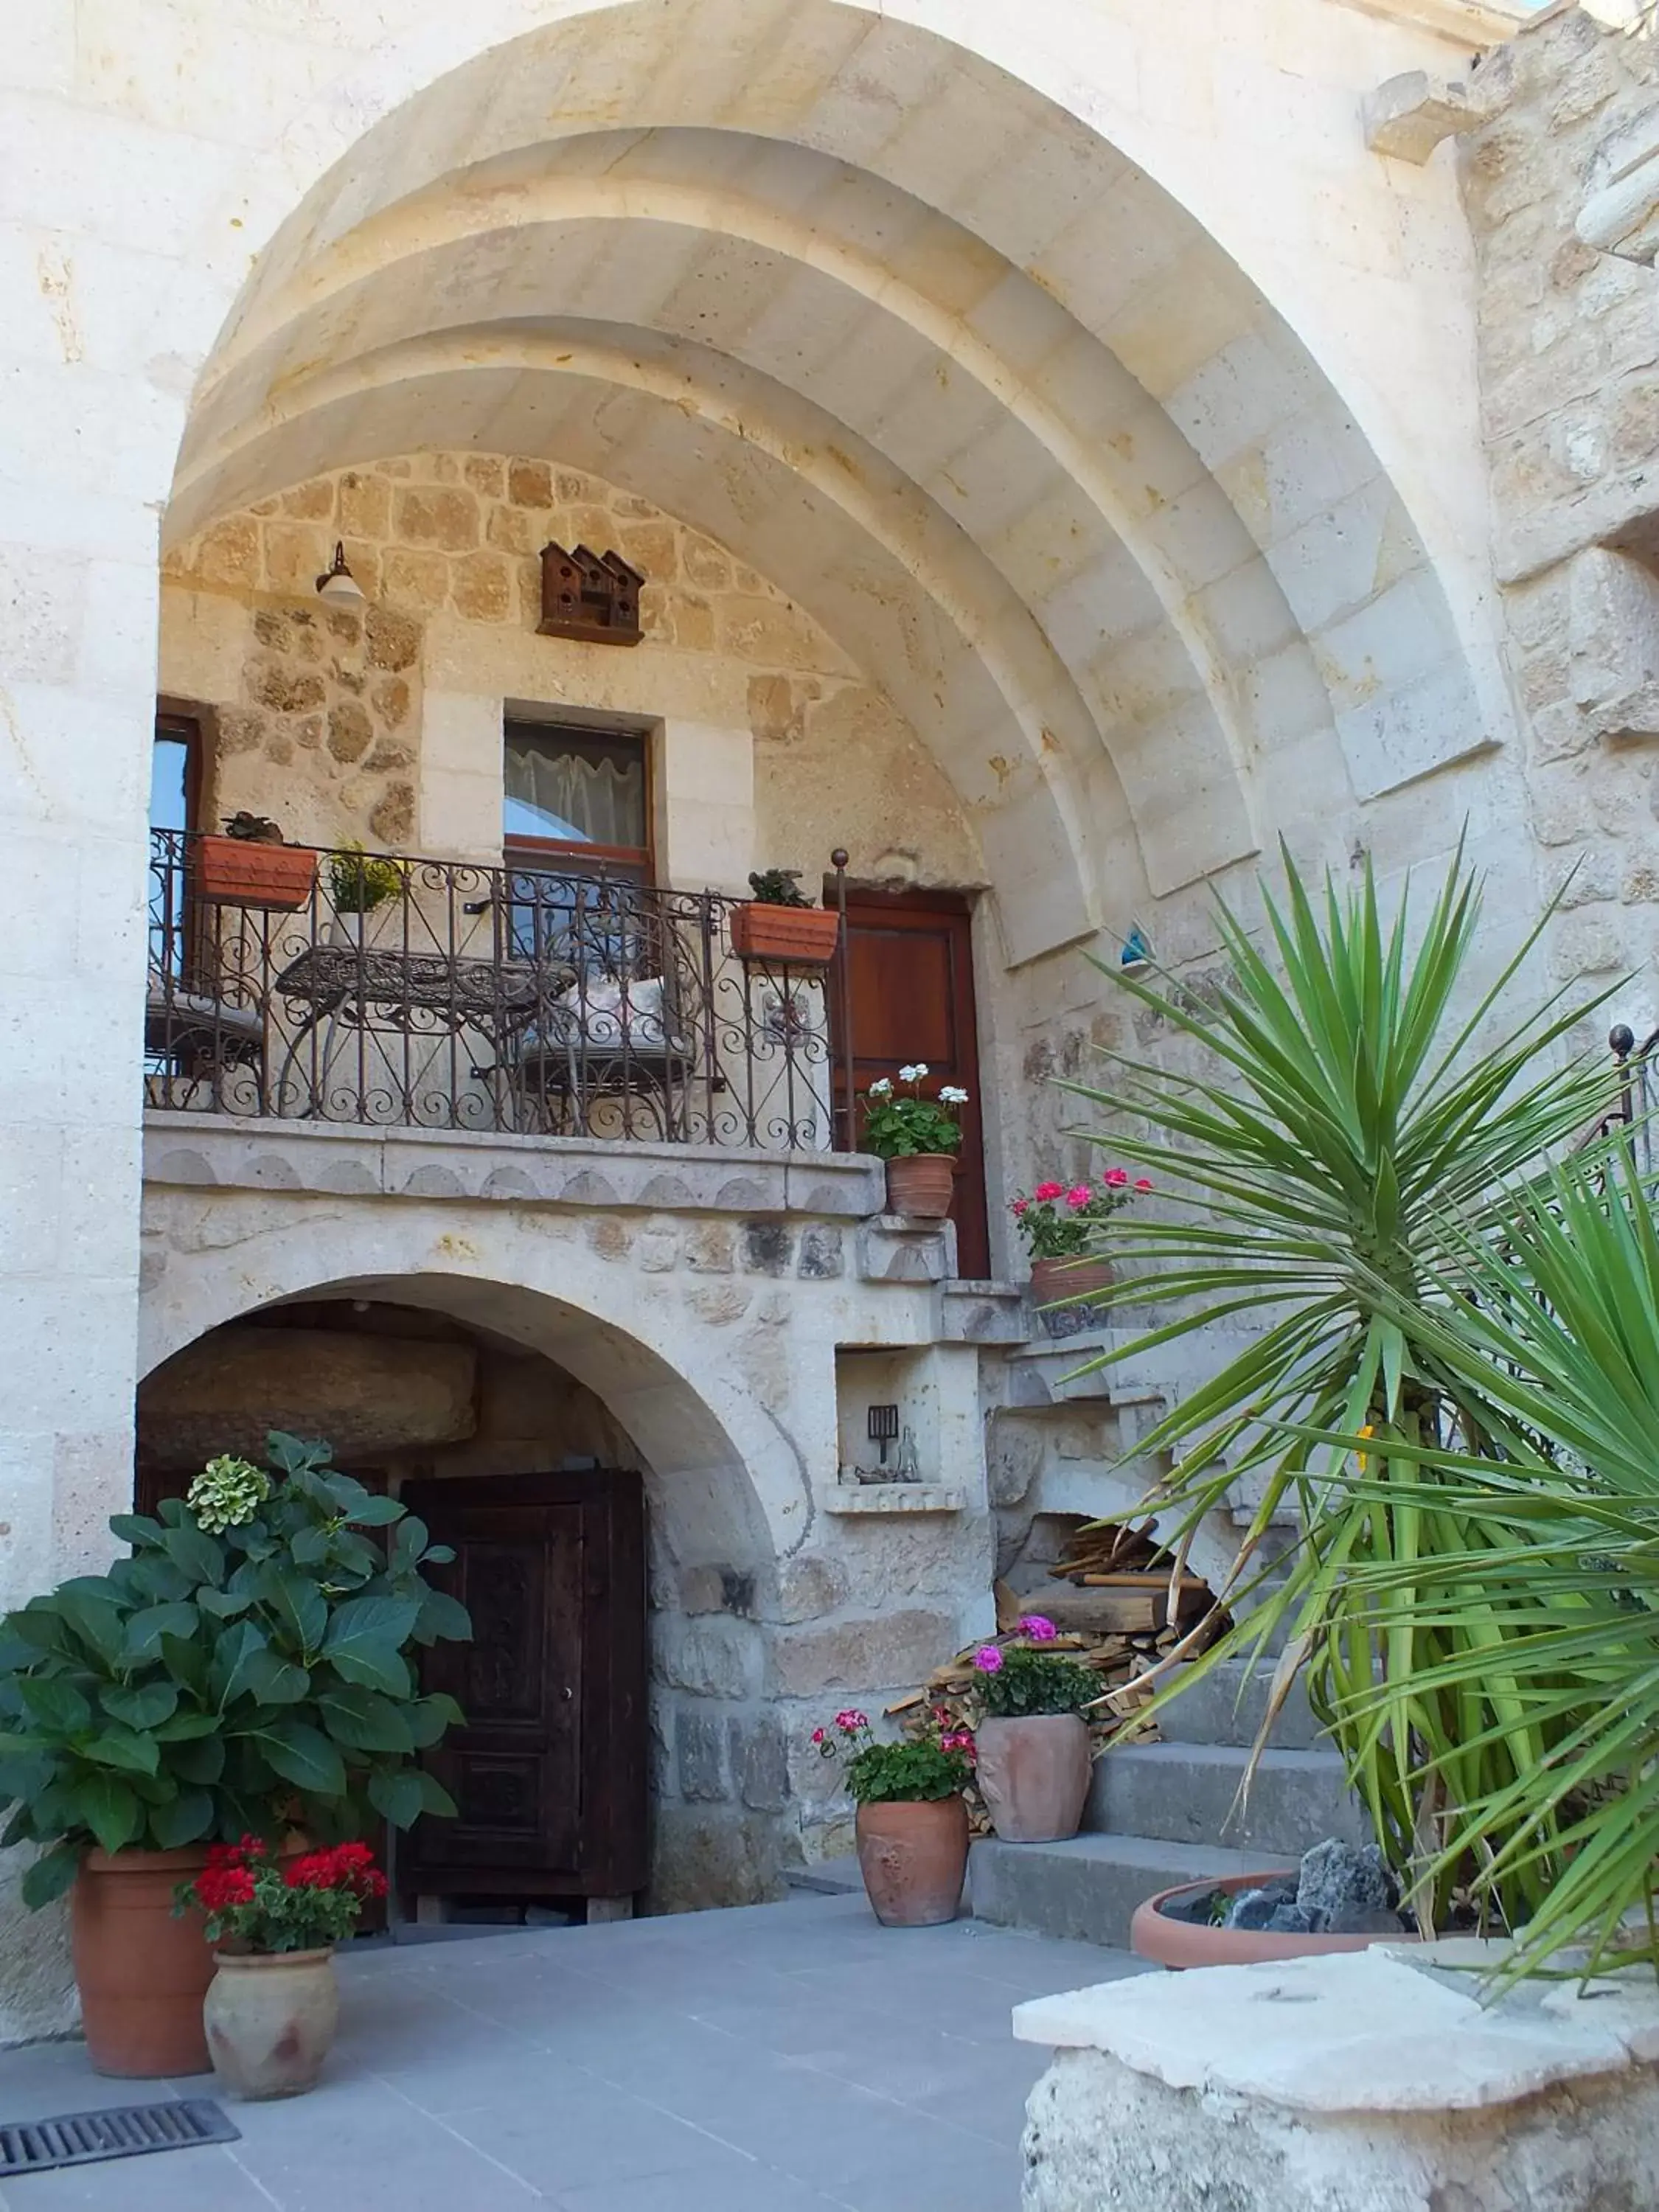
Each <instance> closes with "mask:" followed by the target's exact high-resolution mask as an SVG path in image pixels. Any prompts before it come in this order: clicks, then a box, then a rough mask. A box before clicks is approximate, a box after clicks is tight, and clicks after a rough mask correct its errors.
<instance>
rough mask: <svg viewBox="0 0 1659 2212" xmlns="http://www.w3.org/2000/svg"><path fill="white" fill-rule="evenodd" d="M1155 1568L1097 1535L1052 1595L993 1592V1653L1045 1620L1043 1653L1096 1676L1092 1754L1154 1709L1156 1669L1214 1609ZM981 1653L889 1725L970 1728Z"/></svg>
mask: <svg viewBox="0 0 1659 2212" xmlns="http://www.w3.org/2000/svg"><path fill="white" fill-rule="evenodd" d="M1158 1558H1159V1553H1158V1546H1157V1545H1156V1544H1155V1543H1153V1542H1152V1540H1151V1539H1150V1538H1149V1537H1148V1536H1147V1535H1146V1534H1145V1533H1144V1532H1140V1531H1136V1530H1133V1529H1128V1528H1104V1529H1099V1530H1095V1531H1092V1532H1091V1533H1090V1534H1087V1535H1085V1536H1082V1537H1080V1538H1079V1540H1078V1541H1077V1543H1076V1544H1075V1546H1074V1547H1073V1553H1072V1554H1071V1556H1070V1557H1068V1558H1067V1559H1063V1560H1061V1561H1060V1564H1059V1565H1057V1566H1054V1567H1053V1568H1051V1569H1050V1570H1049V1573H1050V1577H1051V1580H1052V1581H1053V1582H1054V1584H1055V1585H1056V1587H1055V1588H1054V1589H1050V1590H1044V1591H1042V1592H1041V1593H1040V1594H1039V1593H1029V1592H1028V1593H1027V1595H1024V1597H1022V1596H1020V1595H1018V1594H1017V1593H1016V1592H1015V1591H1013V1590H1012V1589H1009V1587H1008V1585H1007V1584H1006V1583H997V1585H996V1601H997V1633H996V1638H995V1641H996V1643H997V1644H1000V1646H1002V1648H1003V1649H1004V1650H1009V1649H1013V1648H1017V1647H1018V1646H1020V1645H1022V1644H1026V1643H1027V1641H1028V1639H1027V1638H1025V1637H1024V1636H1022V1635H1021V1633H1020V1629H1019V1624H1020V1621H1021V1620H1023V1619H1026V1618H1029V1617H1030V1615H1031V1614H1033V1613H1041V1614H1042V1615H1043V1616H1044V1617H1045V1618H1047V1619H1048V1620H1051V1621H1052V1622H1053V1623H1054V1627H1055V1629H1056V1630H1057V1631H1058V1633H1057V1634H1056V1635H1055V1636H1054V1638H1051V1639H1045V1640H1044V1641H1043V1643H1042V1645H1041V1647H1040V1648H1041V1649H1042V1650H1044V1651H1053V1652H1065V1653H1066V1654H1067V1655H1068V1656H1071V1657H1073V1658H1077V1659H1080V1660H1082V1661H1083V1662H1084V1663H1085V1666H1089V1667H1092V1668H1094V1669H1095V1671H1096V1672H1097V1674H1098V1675H1099V1677H1100V1693H1101V1702H1100V1703H1099V1704H1098V1705H1095V1706H1093V1707H1091V1710H1090V1711H1089V1712H1088V1713H1087V1715H1086V1716H1085V1717H1086V1718H1087V1720H1088V1721H1089V1723H1090V1727H1091V1733H1092V1734H1093V1735H1094V1737H1095V1741H1096V1747H1097V1749H1099V1748H1101V1747H1103V1746H1104V1745H1105V1744H1106V1743H1108V1742H1109V1741H1112V1740H1113V1739H1115V1738H1117V1737H1119V1736H1121V1734H1122V1732H1123V1730H1124V1727H1125V1723H1128V1722H1132V1721H1133V1717H1134V1715H1135V1713H1136V1712H1137V1711H1139V1708H1140V1707H1141V1706H1143V1705H1148V1704H1150V1703H1151V1701H1152V1698H1153V1696H1154V1695H1155V1693H1156V1689H1157V1687H1158V1685H1156V1684H1154V1683H1153V1682H1152V1681H1151V1680H1149V1679H1148V1678H1149V1677H1150V1676H1151V1675H1152V1671H1153V1669H1154V1668H1156V1667H1157V1666H1158V1664H1159V1662H1161V1661H1162V1660H1164V1658H1166V1657H1167V1656H1168V1655H1169V1654H1170V1652H1171V1651H1172V1650H1174V1649H1175V1647H1176V1644H1178V1643H1182V1642H1183V1640H1185V1639H1187V1638H1189V1637H1190V1636H1191V1635H1192V1632H1193V1631H1194V1628H1196V1627H1197V1626H1198V1625H1199V1624H1200V1622H1202V1621H1203V1620H1204V1619H1205V1616H1206V1613H1209V1612H1210V1610H1211V1609H1212V1607H1213V1605H1214V1599H1213V1598H1212V1595H1211V1594H1210V1589H1209V1585H1208V1584H1207V1583H1205V1582H1203V1581H1202V1580H1201V1579H1200V1577H1198V1576H1196V1575H1182V1576H1181V1577H1178V1578H1177V1580H1176V1584H1175V1587H1174V1589H1173V1591H1172V1590H1171V1587H1170V1577H1171V1573H1172V1568H1171V1565H1170V1560H1169V1559H1168V1556H1167V1554H1165V1555H1164V1558H1163V1563H1162V1564H1161V1565H1154V1564H1152V1562H1154V1561H1156V1560H1158ZM1172 1599H1173V1618H1171V1610H1172V1607H1171V1601H1172ZM1218 1625H1219V1623H1218V1622H1217V1623H1215V1624H1212V1627H1211V1631H1210V1632H1213V1627H1214V1626H1218ZM1207 1640H1208V1636H1207V1633H1206V1635H1205V1636H1202V1637H1199V1638H1194V1639H1193V1640H1192V1642H1191V1643H1190V1644H1188V1650H1191V1651H1196V1650H1199V1649H1200V1648H1201V1646H1202V1644H1203V1643H1204V1642H1206V1641H1207ZM980 1648H981V1647H980V1646H979V1645H977V1644H972V1645H969V1648H968V1649H967V1650H963V1651H958V1652H957V1655H956V1656H955V1657H954V1658H952V1659H948V1660H946V1661H945V1663H944V1664H943V1665H942V1666H939V1667H936V1668H934V1669H933V1673H932V1674H930V1675H929V1676H928V1677H927V1681H926V1682H925V1683H924V1684H923V1686H922V1687H921V1689H919V1690H914V1691H912V1692H911V1693H910V1694H909V1696H908V1697H904V1698H900V1699H897V1700H896V1702H895V1703H894V1704H892V1705H889V1706H888V1708H887V1713H888V1717H889V1718H890V1719H892V1720H896V1721H897V1722H898V1723H899V1724H900V1726H901V1727H902V1728H903V1729H905V1730H906V1731H907V1732H908V1733H909V1734H913V1735H921V1734H924V1733H926V1732H927V1731H928V1730H929V1729H932V1728H933V1726H934V1725H935V1724H939V1725H942V1726H943V1727H944V1728H945V1729H946V1730H947V1731H949V1730H955V1729H962V1728H968V1729H973V1728H976V1727H977V1726H978V1724H979V1722H980V1720H981V1717H982V1711H981V1704H980V1699H979V1691H978V1686H979V1682H980V1680H981V1675H980V1671H979V1669H978V1668H976V1667H975V1664H974V1653H975V1651H976V1650H979V1649H980ZM1135 1735H1136V1741H1140V1742H1148V1741H1155V1740H1156V1737H1157V1735H1158V1729H1157V1725H1156V1723H1146V1725H1145V1727H1144V1728H1143V1729H1138V1730H1136V1731H1135ZM967 1795H968V1810H969V1819H970V1820H971V1822H972V1825H973V1830H974V1833H975V1835H984V1834H986V1833H987V1832H988V1831H989V1828H990V1821H989V1818H988V1816H987V1814H986V1811H985V1808H984V1806H983V1804H982V1803H981V1800H980V1797H979V1794H978V1792H977V1790H974V1789H973V1788H972V1787H971V1786H970V1787H969V1791H968V1793H967Z"/></svg>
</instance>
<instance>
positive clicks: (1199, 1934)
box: [1129, 1866, 1418, 1967]
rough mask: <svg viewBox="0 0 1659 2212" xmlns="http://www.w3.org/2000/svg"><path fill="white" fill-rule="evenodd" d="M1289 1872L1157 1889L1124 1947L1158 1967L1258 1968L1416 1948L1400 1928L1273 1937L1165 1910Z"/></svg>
mask: <svg viewBox="0 0 1659 2212" xmlns="http://www.w3.org/2000/svg"><path fill="white" fill-rule="evenodd" d="M1295 1872H1296V1869H1295V1868H1294V1867H1283V1866H1279V1867H1269V1868H1267V1869H1266V1870H1265V1871H1264V1872H1263V1873H1261V1874H1232V1875H1226V1876H1225V1878H1224V1879H1222V1880H1220V1881H1188V1882H1182V1884H1181V1886H1180V1887H1178V1888H1176V1889H1161V1890H1159V1892H1158V1895H1157V1896H1156V1897H1149V1898H1148V1899H1146V1903H1145V1904H1144V1905H1137V1906H1136V1907H1135V1912H1134V1917H1133V1919H1132V1920H1131V1921H1130V1923H1129V1948H1130V1949H1131V1950H1132V1951H1133V1953H1134V1954H1135V1955H1136V1957H1137V1958H1141V1959H1152V1960H1155V1961H1156V1962H1157V1964H1158V1965H1159V1966H1176V1967H1186V1966H1271V1965H1272V1964H1273V1961H1274V1960H1278V1959H1313V1958H1318V1957H1321V1956H1322V1955H1323V1954H1324V1953H1326V1952H1327V1951H1365V1950H1369V1949H1370V1946H1371V1945H1372V1944H1373V1943H1415V1942H1417V1940H1418V1939H1417V1937H1416V1936H1408V1935H1407V1933H1406V1931H1405V1929H1401V1930H1400V1932H1399V1934H1398V1935H1390V1934H1386V1933H1385V1934H1383V1935H1377V1936H1276V1935H1273V1934H1270V1933H1269V1931H1268V1930H1267V1929H1265V1928H1212V1927H1211V1926H1210V1925H1209V1923H1207V1922H1206V1921H1202V1920H1178V1919H1176V1917H1174V1916H1173V1915H1172V1914H1170V1913H1168V1912H1166V1911H1164V1906H1165V1905H1171V1904H1174V1905H1180V1904H1183V1903H1188V1902H1191V1901H1194V1900H1195V1899H1199V1898H1204V1897H1211V1896H1213V1895H1214V1893H1215V1892H1216V1891H1217V1890H1218V1889H1219V1890H1225V1892H1226V1893H1227V1894H1228V1895H1229V1896H1231V1895H1232V1894H1233V1893H1235V1892H1236V1891H1238V1890H1241V1889H1260V1888H1261V1886H1262V1884H1263V1883H1264V1882H1268V1881H1283V1880H1284V1879H1285V1876H1286V1875H1293V1874H1294V1873H1295Z"/></svg>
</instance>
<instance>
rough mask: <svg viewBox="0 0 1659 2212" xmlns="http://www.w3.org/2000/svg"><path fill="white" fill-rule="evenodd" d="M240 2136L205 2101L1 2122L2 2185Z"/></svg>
mask: <svg viewBox="0 0 1659 2212" xmlns="http://www.w3.org/2000/svg"><path fill="white" fill-rule="evenodd" d="M240 2137H241V2130H240V2128H236V2127H233V2126H232V2124H231V2123H230V2122H229V2121H228V2119H227V2118H225V2115H224V2114H223V2113H222V2112H221V2111H220V2109H219V2107H218V2106H217V2105H215V2104H210V2102H209V2101H208V2100H207V2099H206V2098H205V2097H178V2098H173V2099H172V2100H169V2101H168V2102H167V2104H164V2105H112V2106H108V2107H107V2108H106V2110H104V2111H103V2112H66V2113H64V2114H63V2115H62V2116H61V2117H60V2118H57V2119H54V2120H10V2121H0V2181H9V2180H11V2179H13V2178H14V2177H15V2175H17V2174H20V2173H45V2172H48V2171H49V2170H50V2169H51V2168H52V2166H91V2165H93V2164H94V2162H95V2161H96V2160H100V2159H106V2158H137V2157H138V2156H139V2155H140V2154H142V2153H143V2152H144V2151H149V2150H188V2149H190V2148H191V2146H192V2144H195V2143H221V2142H239V2141H240Z"/></svg>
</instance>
